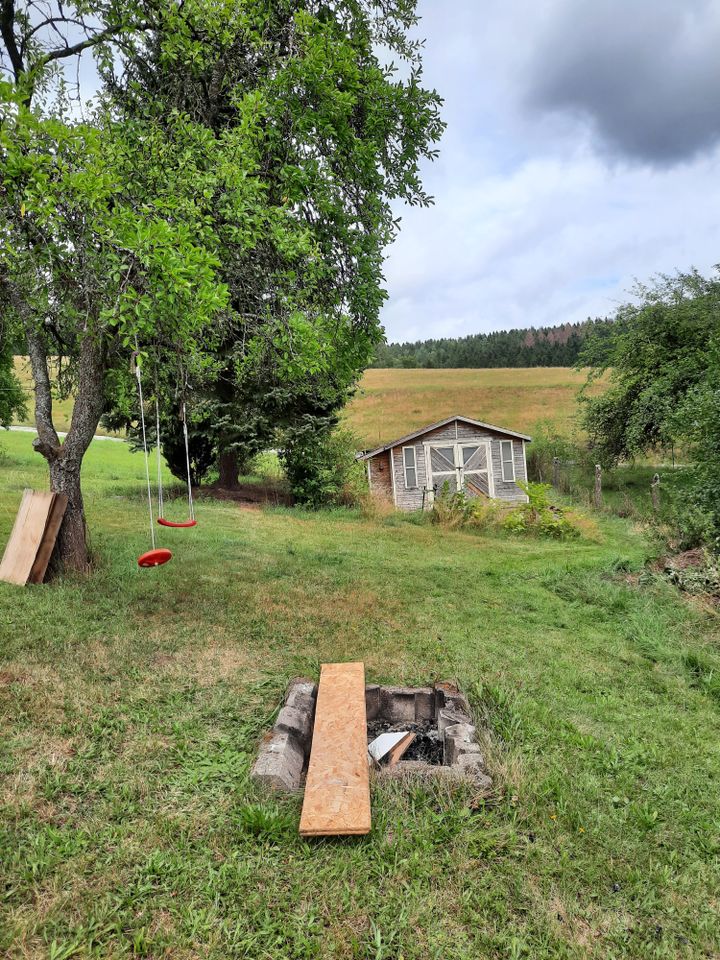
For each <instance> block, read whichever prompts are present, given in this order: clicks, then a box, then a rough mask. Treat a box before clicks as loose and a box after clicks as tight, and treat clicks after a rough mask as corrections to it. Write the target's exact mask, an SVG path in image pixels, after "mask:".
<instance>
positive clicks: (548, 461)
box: [527, 423, 587, 484]
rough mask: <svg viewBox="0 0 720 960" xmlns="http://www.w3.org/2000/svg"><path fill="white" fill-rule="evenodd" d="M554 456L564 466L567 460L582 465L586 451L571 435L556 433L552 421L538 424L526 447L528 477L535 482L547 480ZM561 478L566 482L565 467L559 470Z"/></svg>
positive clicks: (585, 458) (550, 474) (551, 472)
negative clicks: (530, 441)
mask: <svg viewBox="0 0 720 960" xmlns="http://www.w3.org/2000/svg"><path fill="white" fill-rule="evenodd" d="M555 457H557V458H558V459H559V460H560V461H561V462H562V464H563V465H565V467H566V465H567V464H568V462H571V463H573V464H576V465H580V466H584V465H585V461H586V460H587V452H586V451H585V450H584V449H583V448H582V447H581V446H580V444H579V443H578V442H577V441H576V440H574V439H573V438H572V437H567V436H564V435H562V434H559V433H556V432H555V430H554V428H553V424H552V423H542V424H539V425H538V426H537V428H536V430H535V431H534V433H533V438H532V443H530V444H528V447H527V469H528V477H531V478H532V480H533V481H534V482H537V483H547V482H549V481H550V480H551V479H552V474H553V460H554V458H555ZM561 480H562V481H564V482H565V483H566V484H567V483H568V473H567V469H566V468H564V469H563V470H562V471H561Z"/></svg>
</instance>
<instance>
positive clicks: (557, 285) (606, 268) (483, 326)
mask: <svg viewBox="0 0 720 960" xmlns="http://www.w3.org/2000/svg"><path fill="white" fill-rule="evenodd" d="M418 11H419V13H420V14H421V16H422V21H421V24H420V27H419V29H418V31H417V33H418V35H420V36H422V37H424V38H425V41H426V43H425V54H424V82H425V85H426V86H429V87H434V88H435V89H437V91H438V92H439V93H440V94H441V96H442V97H443V98H444V100H445V105H444V108H443V118H444V120H445V122H446V123H447V130H446V132H445V134H444V136H443V139H442V141H441V143H440V157H439V159H438V160H437V161H435V162H434V163H429V162H428V163H425V164H423V168H422V170H423V179H424V183H425V185H426V188H427V189H428V191H429V192H430V193H431V194H432V195H433V196H434V198H435V203H434V206H433V207H431V208H430V209H419V208H408V207H402V208H398V213H400V215H401V217H402V224H401V232H400V235H399V237H398V238H397V240H396V241H395V243H394V244H393V245H392V247H391V248H390V250H389V251H388V259H387V261H386V264H385V276H386V286H387V290H388V294H389V299H388V302H387V304H386V305H385V307H384V310H383V317H382V319H383V323H384V325H385V328H386V333H387V337H388V340H389V341H391V342H396V341H406V340H418V339H426V338H430V337H443V336H451V337H455V336H464V335H466V334H471V333H481V332H488V331H491V330H503V329H510V328H513V327H526V326H546V325H554V324H558V323H565V322H573V323H574V322H577V321H582V320H584V319H586V318H587V317H588V316H592V317H595V316H606V315H608V314H611V313H612V312H613V310H614V309H615V307H616V306H617V305H618V304H619V303H621V302H624V301H626V300H628V299H629V298H630V296H631V290H632V287H633V284H634V282H635V281H636V280H641V281H642V280H648V279H650V278H651V277H652V276H653V275H654V274H657V273H663V272H664V273H672V272H674V271H675V270H677V269H681V270H686V269H689V268H690V267H692V266H694V267H697V268H698V269H699V270H701V271H703V272H709V271H710V270H711V268H712V267H713V266H714V265H715V264H716V263H720V54H718V50H720V2H718V0H541V2H539V3H538V2H537V0H419V4H418Z"/></svg>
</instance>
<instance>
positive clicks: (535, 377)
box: [345, 367, 602, 447]
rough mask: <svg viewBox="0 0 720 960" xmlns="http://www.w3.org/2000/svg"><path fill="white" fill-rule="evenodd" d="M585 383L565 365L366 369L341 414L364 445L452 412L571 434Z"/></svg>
mask: <svg viewBox="0 0 720 960" xmlns="http://www.w3.org/2000/svg"><path fill="white" fill-rule="evenodd" d="M584 382H585V374H584V373H583V372H582V371H579V370H574V369H572V368H569V367H529V368H522V369H496V370H367V371H366V372H365V376H364V377H363V379H362V382H361V384H360V387H359V389H358V392H357V394H356V396H355V398H354V399H353V400H352V401H351V402H350V404H349V406H348V407H347V410H346V413H345V419H346V422H347V424H348V425H349V426H350V427H351V428H352V430H353V431H354V432H355V433H356V434H357V435H358V437H359V438H360V439H361V440H362V441H363V443H364V444H366V445H367V446H368V447H372V446H379V445H380V443H385V442H387V441H388V440H394V439H395V438H396V437H400V436H402V435H403V434H405V433H409V432H410V431H411V430H415V429H416V428H418V427H422V426H425V424H427V423H433V422H434V421H435V420H441V419H442V418H443V417H449V416H450V415H451V414H455V413H460V414H463V415H464V416H466V417H473V418H474V419H477V420H484V421H485V422H486V423H495V424H497V425H498V426H502V427H509V428H510V429H512V430H519V431H520V432H523V433H525V432H529V433H530V434H532V431H533V430H534V429H535V427H536V426H537V424H538V423H540V422H542V421H552V422H553V423H554V424H555V426H556V428H557V429H558V430H560V431H562V432H567V433H570V432H572V430H573V429H574V428H575V426H576V424H575V419H576V415H577V403H576V396H577V391H578V390H579V388H580V387H581V386H582V385H583V383H584ZM593 389H594V390H601V389H602V386H601V384H600V383H598V384H597V385H596V386H595V387H594V388H593Z"/></svg>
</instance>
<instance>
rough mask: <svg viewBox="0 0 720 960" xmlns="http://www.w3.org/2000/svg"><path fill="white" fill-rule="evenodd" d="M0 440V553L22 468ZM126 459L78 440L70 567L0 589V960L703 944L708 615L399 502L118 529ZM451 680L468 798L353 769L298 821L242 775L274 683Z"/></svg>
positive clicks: (134, 509)
mask: <svg viewBox="0 0 720 960" xmlns="http://www.w3.org/2000/svg"><path fill="white" fill-rule="evenodd" d="M30 441H31V437H29V436H26V435H18V434H11V435H2V436H0V444H1V445H2V446H3V447H4V448H5V451H6V453H5V456H4V458H3V459H2V460H1V461H0V543H2V542H4V541H5V539H6V538H7V535H8V534H9V531H10V528H11V525H12V521H13V517H14V513H15V510H16V508H17V504H18V501H19V494H20V490H21V489H22V487H23V486H25V485H32V486H38V487H40V486H43V485H44V483H45V479H44V473H43V470H42V464H41V463H40V462H39V458H37V457H35V455H34V454H32V452H31V451H30ZM142 483H143V466H142V459H141V457H140V456H138V455H135V456H133V455H130V454H129V453H128V451H127V449H126V448H125V447H124V446H120V445H119V444H113V443H107V442H106V443H99V442H95V443H94V444H93V447H92V448H91V451H90V453H89V455H88V461H87V466H86V469H85V487H86V500H87V507H88V517H89V523H90V528H91V531H92V537H93V546H94V549H95V550H96V552H97V555H98V566H97V570H96V572H95V574H94V575H93V576H92V577H91V578H90V579H86V580H73V579H66V580H63V581H60V582H57V583H55V584H53V585H51V586H43V587H29V588H24V589H19V588H13V587H10V586H8V585H5V584H0V635H1V636H2V644H1V646H0V710H1V714H0V724H1V729H0V777H1V780H0V803H1V804H2V810H1V812H0V862H2V873H1V876H2V884H0V897H1V899H0V911H2V913H1V916H0V953H2V954H3V955H6V956H8V957H11V958H15V957H17V958H20V957H53V958H56V960H57V958H61V957H63V958H68V957H88V956H96V957H103V958H107V957H130V956H145V957H173V958H175V957H179V958H190V957H202V958H218V960H220V958H228V957H238V958H240V957H243V958H258V960H260V958H263V960H265V958H273V960H275V958H277V960H286V958H292V960H295V958H312V957H323V958H363V960H365V958H372V960H400V958H404V960H426V958H437V960H440V958H450V957H452V958H453V960H477V958H485V957H489V958H520V957H527V958H533V960H537V958H585V957H597V958H615V957H637V958H646V957H672V958H675V957H709V956H717V955H718V951H720V931H719V925H718V913H717V911H718V900H717V896H718V893H717V892H718V889H720V876H719V872H720V870H719V866H718V865H719V862H720V857H719V854H720V845H719V843H718V822H719V820H720V809H719V803H718V784H719V782H720V751H718V746H717V745H718V742H719V740H720V698H719V697H718V684H717V677H718V676H719V675H720V656H719V655H718V629H717V628H718V622H717V618H716V616H715V615H714V614H712V613H711V612H708V611H706V610H704V609H702V608H700V607H693V606H690V605H687V604H685V603H684V602H682V601H681V600H680V598H679V596H678V595H677V594H676V593H675V592H674V591H673V590H672V588H670V587H669V586H667V585H666V584H663V583H661V582H655V581H654V580H652V579H651V578H648V577H647V576H643V577H641V578H640V583H638V578H637V576H633V575H628V572H627V571H628V570H630V571H635V573H636V574H637V572H638V571H640V570H641V569H642V567H643V563H644V560H645V558H646V550H647V548H646V546H645V544H644V542H643V540H642V539H640V537H639V536H638V534H637V532H635V531H634V529H633V528H632V527H631V526H630V525H628V524H627V523H626V522H624V521H622V520H619V519H617V518H612V517H601V518H600V520H599V524H600V530H601V533H602V542H588V541H585V540H581V541H576V542H573V543H569V544H563V543H553V542H539V541H526V540H520V539H513V538H511V537H504V536H500V535H497V536H492V537H490V536H479V535H473V534H470V533H464V532H447V531H443V530H439V529H437V528H435V527H433V526H430V525H428V524H426V523H423V522H418V519H417V518H413V517H410V518H408V517H401V516H397V515H391V516H389V517H386V518H381V519H377V520H371V519H366V518H363V517H362V516H361V515H360V514H357V513H353V512H347V511H345V512H343V511H339V512H335V513H332V512H324V513H318V514H310V513H305V512H303V511H300V510H289V509H284V510H283V509H273V510H266V511H259V510H242V509H239V508H238V507H237V506H236V505H234V504H230V503H225V502H213V501H210V500H202V501H201V502H200V503H199V505H198V510H197V512H198V518H199V525H198V527H197V528H195V529H193V530H185V531H182V530H168V531H167V532H164V533H163V535H162V541H163V543H164V544H166V545H168V546H170V547H171V548H172V549H173V551H174V554H175V556H174V559H173V560H172V562H171V563H170V564H168V565H167V566H165V567H163V568H160V569H157V570H150V571H140V570H138V569H137V567H136V563H135V558H136V556H137V554H138V553H140V552H141V551H143V550H145V549H147V529H146V517H145V512H144V510H145V506H144V503H143V500H142ZM349 658H358V659H362V660H364V661H365V664H366V669H367V676H368V680H369V681H385V682H397V683H404V682H408V683H416V682H417V683H427V682H429V681H431V680H433V679H435V678H453V677H454V678H457V679H458V680H459V681H460V683H461V685H462V686H463V688H464V689H465V690H466V691H467V692H468V693H469V694H470V697H471V701H472V705H473V709H474V711H475V714H476V718H477V720H478V722H482V723H484V724H486V725H487V726H488V728H489V730H490V731H491V738H490V743H489V749H488V759H489V762H490V766H491V768H492V772H493V775H494V778H495V790H494V792H493V794H492V796H490V797H488V798H482V797H478V796H474V795H473V793H472V791H471V790H469V789H462V790H457V791H455V792H452V791H449V790H448V789H447V788H439V787H435V788H434V787H428V786H422V785H419V784H414V783H408V784H397V783H396V784H387V785H379V784H375V785H374V787H373V830H372V833H371V834H370V836H369V837H367V838H355V839H334V840H320V841H307V840H303V839H301V838H300V837H299V836H298V835H297V824H298V818H299V810H300V799H299V798H297V797H292V798H286V797H273V796H269V795H267V794H265V793H263V792H262V791H260V790H258V789H257V788H256V787H255V786H254V785H253V784H252V783H251V781H250V780H249V769H250V765H251V763H252V759H253V755H254V752H255V749H256V745H257V742H258V739H259V737H260V736H261V734H262V732H263V731H264V730H265V728H266V727H267V726H268V724H270V723H271V722H272V718H273V716H274V713H275V711H276V709H277V707H278V704H279V702H280V700H281V697H282V693H283V689H284V686H285V684H286V682H287V680H288V679H289V678H290V677H292V676H294V675H297V674H308V675H311V676H317V671H318V665H319V663H320V662H322V661H325V660H335V659H349Z"/></svg>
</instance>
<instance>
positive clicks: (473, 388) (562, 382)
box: [15, 357, 602, 446]
mask: <svg viewBox="0 0 720 960" xmlns="http://www.w3.org/2000/svg"><path fill="white" fill-rule="evenodd" d="M15 368H16V370H17V372H18V374H19V376H20V379H21V381H22V383H23V384H24V386H25V387H26V389H27V391H28V397H29V403H28V414H29V417H28V419H27V420H25V421H23V422H24V423H25V424H27V425H29V426H33V425H34V419H33V409H32V380H31V377H30V370H29V364H28V361H27V358H25V357H16V358H15ZM584 382H585V374H584V373H583V372H582V371H579V370H574V369H573V368H571V367H521V368H500V369H492V370H468V369H461V370H367V371H366V372H365V375H364V377H363V379H362V382H361V384H360V387H359V389H358V391H357V393H356V395H355V397H354V398H353V400H352V401H351V402H350V404H349V405H348V407H347V408H346V410H345V413H344V420H345V422H346V423H347V425H348V426H349V427H350V428H351V429H352V431H353V432H354V433H355V434H356V435H357V437H358V438H359V439H360V440H361V441H362V442H363V444H364V445H366V446H378V445H379V444H380V443H385V442H387V441H388V440H394V439H395V438H396V437H400V436H402V435H403V434H405V433H409V432H410V431H411V430H415V429H417V428H418V427H423V426H425V425H426V424H428V423H433V422H434V421H435V420H442V419H443V418H444V417H449V416H450V415H452V414H455V413H459V414H462V415H463V416H466V417H473V418H474V419H476V420H484V421H485V422H486V423H495V424H497V425H498V426H501V427H509V428H510V429H511V430H519V431H520V432H521V433H529V434H532V432H533V430H534V429H535V428H536V427H537V425H538V423H540V422H542V421H550V422H552V423H553V424H554V426H555V427H556V428H557V429H558V430H560V431H561V432H564V433H570V432H572V430H573V429H574V427H575V420H576V416H577V400H576V397H577V391H578V389H579V388H580V387H581V386H582V384H583V383H584ZM600 390H602V386H601V385H600V384H597V385H596V386H595V387H594V388H593V392H598V391H600ZM54 409H55V424H56V426H57V429H58V430H67V429H68V426H69V424H70V416H71V413H72V400H62V401H59V400H56V401H55V404H54ZM99 432H100V433H104V432H106V431H103V430H100V431H99Z"/></svg>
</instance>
